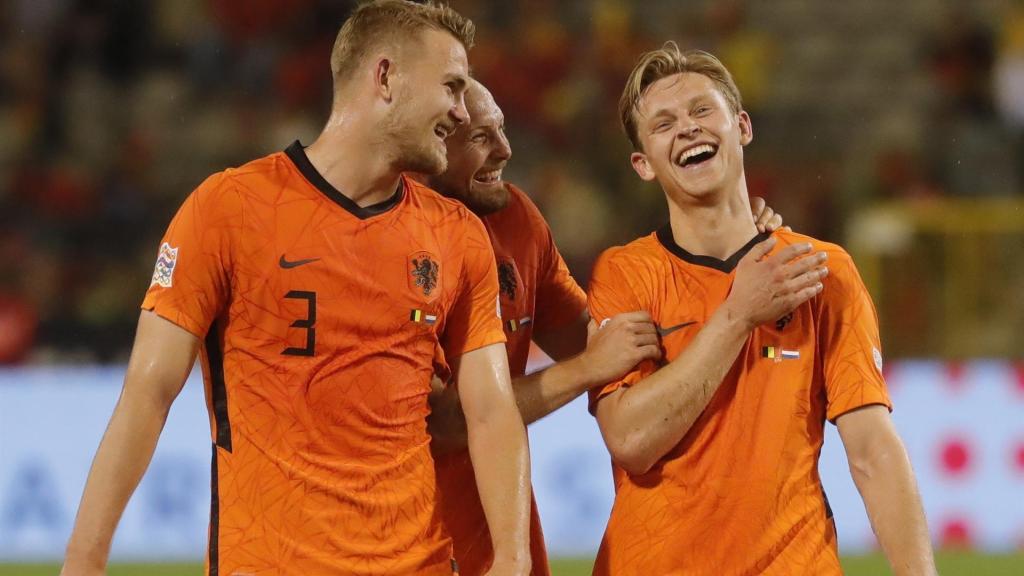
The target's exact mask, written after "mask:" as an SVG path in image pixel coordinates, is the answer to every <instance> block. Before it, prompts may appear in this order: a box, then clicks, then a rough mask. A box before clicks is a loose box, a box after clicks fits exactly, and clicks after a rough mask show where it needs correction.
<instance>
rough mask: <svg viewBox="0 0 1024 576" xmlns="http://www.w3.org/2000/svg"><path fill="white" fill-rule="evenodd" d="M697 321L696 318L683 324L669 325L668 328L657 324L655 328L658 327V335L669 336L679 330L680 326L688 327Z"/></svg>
mask: <svg viewBox="0 0 1024 576" xmlns="http://www.w3.org/2000/svg"><path fill="white" fill-rule="evenodd" d="M696 323H697V321H696V320H692V321H690V322H683V323H682V324H676V325H675V326H668V327H666V328H662V327H661V326H655V328H657V329H658V336H668V335H669V334H671V333H673V332H675V331H676V330H679V329H680V328H686V327H687V326H690V325H691V324H696Z"/></svg>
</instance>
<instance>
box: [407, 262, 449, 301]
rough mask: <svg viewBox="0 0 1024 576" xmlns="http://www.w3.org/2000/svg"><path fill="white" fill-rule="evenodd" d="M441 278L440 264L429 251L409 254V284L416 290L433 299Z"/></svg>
mask: <svg viewBox="0 0 1024 576" xmlns="http://www.w3.org/2000/svg"><path fill="white" fill-rule="evenodd" d="M440 279H441V264H440V263H438V261H437V258H436V257H435V256H433V255H432V254H430V253H429V252H426V251H423V252H417V253H415V254H413V255H411V256H409V286H410V287H411V288H412V289H413V290H414V291H416V292H419V293H421V294H423V295H424V296H426V297H427V299H428V300H433V299H434V298H435V297H436V296H437V294H436V293H435V291H436V289H437V286H438V283H439V282H440Z"/></svg>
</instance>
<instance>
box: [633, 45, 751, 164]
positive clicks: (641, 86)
mask: <svg viewBox="0 0 1024 576" xmlns="http://www.w3.org/2000/svg"><path fill="white" fill-rule="evenodd" d="M684 72H692V73H694V74H703V75H704V76H707V77H708V78H710V79H711V80H713V81H714V82H715V85H716V86H717V87H718V91H719V92H721V93H722V96H724V97H725V100H726V102H728V103H729V107H730V108H732V111H733V113H735V114H739V112H740V110H742V109H743V102H742V99H741V98H740V91H739V88H737V87H736V83H735V82H734V81H733V79H732V74H729V71H728V70H727V69H726V68H725V66H724V65H723V64H722V62H721V61H720V60H719V59H718V58H715V57H714V56H713V55H712V54H709V53H708V52H704V51H703V50H687V51H686V52H683V51H681V50H679V46H678V45H677V44H676V43H675V42H672V41H668V42H666V43H665V44H664V45H663V46H662V47H661V48H659V49H657V50H651V51H650V52H645V53H644V54H643V55H642V56H640V59H639V60H638V61H637V63H636V66H635V67H634V68H633V71H632V72H630V74H629V79H628V80H626V88H625V89H624V90H623V91H622V97H621V98H620V99H619V117H620V119H621V120H622V129H623V130H625V131H626V136H628V137H629V141H630V142H631V143H632V144H633V149H634V150H640V149H641V146H640V139H639V137H638V136H637V126H636V121H637V119H636V112H637V108H638V107H639V106H640V99H641V98H643V95H644V93H645V92H647V89H648V88H650V86H651V84H654V83H655V82H657V81H658V80H661V79H662V78H667V77H669V76H673V75H675V74H682V73H684Z"/></svg>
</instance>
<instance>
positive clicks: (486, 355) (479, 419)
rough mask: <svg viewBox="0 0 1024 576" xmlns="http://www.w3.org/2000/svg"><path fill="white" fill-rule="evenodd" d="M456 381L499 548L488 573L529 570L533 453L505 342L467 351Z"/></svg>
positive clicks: (489, 522)
mask: <svg viewBox="0 0 1024 576" xmlns="http://www.w3.org/2000/svg"><path fill="white" fill-rule="evenodd" d="M456 363H457V366H455V370H454V372H455V379H456V382H457V383H458V384H457V387H458V391H459V399H460V400H461V402H462V407H463V410H464V411H465V414H466V428H467V432H468V435H469V455H470V459H471V460H472V462H473V471H474V472H475V473H476V482H477V489H478V490H479V492H480V502H481V503H482V504H483V508H484V515H485V516H486V517H487V525H488V527H489V528H490V531H491V540H492V544H493V546H494V565H493V566H492V568H491V570H490V572H489V574H528V573H529V572H530V452H529V446H528V444H527V441H526V427H525V426H523V421H522V419H521V418H520V417H519V411H518V410H516V403H515V396H514V395H513V394H512V383H511V379H510V378H509V375H508V374H509V373H508V357H507V356H506V352H505V346H504V344H491V345H489V346H484V347H483V348H477V349H476V350H472V351H470V352H466V353H465V354H463V355H462V357H461V358H459V359H457V360H456Z"/></svg>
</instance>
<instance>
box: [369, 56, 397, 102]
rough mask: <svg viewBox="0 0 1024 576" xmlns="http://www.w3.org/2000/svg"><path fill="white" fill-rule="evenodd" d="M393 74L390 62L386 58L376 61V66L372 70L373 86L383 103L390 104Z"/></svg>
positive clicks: (392, 92) (392, 91)
mask: <svg viewBox="0 0 1024 576" xmlns="http://www.w3.org/2000/svg"><path fill="white" fill-rule="evenodd" d="M393 83H394V73H393V70H392V62H391V60H389V59H388V58H380V59H379V60H377V64H376V66H374V68H373V85H374V89H375V90H376V92H377V94H379V95H380V97H381V98H383V99H384V101H385V102H391V99H392V97H393V94H394V85H393Z"/></svg>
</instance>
